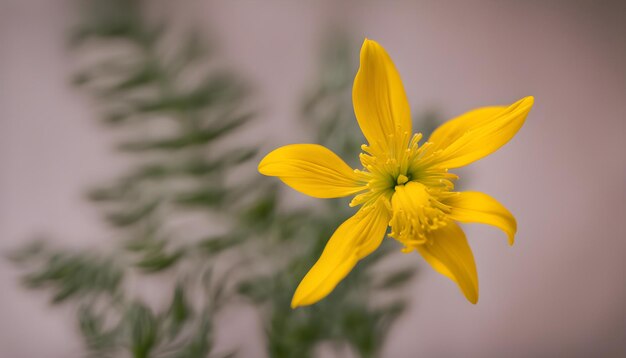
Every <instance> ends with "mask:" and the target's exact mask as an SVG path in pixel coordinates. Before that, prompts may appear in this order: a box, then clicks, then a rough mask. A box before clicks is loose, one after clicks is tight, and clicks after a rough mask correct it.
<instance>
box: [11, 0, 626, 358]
mask: <svg viewBox="0 0 626 358" xmlns="http://www.w3.org/2000/svg"><path fill="white" fill-rule="evenodd" d="M295 3H296V2H289V1H277V0H276V1H244V0H236V1H233V0H230V1H215V2H211V1H201V0H193V1H192V0H189V1H176V2H174V1H165V0H160V1H153V5H154V6H153V9H154V13H155V14H156V15H158V14H160V13H162V14H166V13H167V14H174V16H176V17H177V18H178V19H179V20H181V21H186V20H187V19H191V21H193V22H195V23H197V24H199V25H201V26H202V28H203V29H205V30H206V31H207V32H211V33H213V34H214V35H216V38H217V39H218V41H219V44H220V48H221V53H222V54H223V55H224V56H225V57H226V58H227V59H228V60H229V61H231V62H232V64H233V66H235V67H237V68H239V69H241V70H242V71H243V73H244V74H245V76H247V77H248V79H249V80H250V81H251V82H252V83H254V84H255V86H256V88H257V92H258V94H259V95H260V98H259V100H260V102H262V103H265V104H266V109H265V111H264V117H263V121H265V123H271V124H272V126H271V127H276V126H281V127H283V128H286V130H284V131H269V130H266V131H265V133H264V134H263V135H264V136H266V137H267V138H266V141H267V142H273V143H274V144H282V143H287V142H298V141H301V140H305V139H306V138H308V137H307V133H305V132H304V131H303V130H302V129H301V128H299V127H298V124H297V116H298V115H297V100H298V99H299V98H300V97H301V94H302V91H303V90H304V89H305V88H307V86H308V84H309V82H310V81H311V80H312V76H313V75H314V74H315V73H316V72H315V71H316V70H317V49H318V48H319V44H320V39H321V36H322V35H323V34H324V30H325V28H326V27H328V26H329V24H331V23H340V24H342V25H343V26H344V27H345V28H347V29H350V30H351V32H352V34H353V35H354V36H355V37H357V38H364V37H369V38H372V39H375V40H377V41H379V42H380V43H381V44H383V46H385V47H386V48H387V50H388V51H389V53H390V54H391V56H392V57H393V58H394V60H395V63H396V65H397V67H398V69H399V71H400V72H401V74H402V76H403V79H404V82H405V86H406V89H407V92H408V95H409V98H410V100H411V103H412V107H413V108H414V109H415V110H416V111H419V110H421V109H424V108H433V107H434V108H440V109H441V110H442V112H443V113H444V114H445V115H447V116H453V115H456V114H458V113H461V112H463V111H465V110H468V109H471V108H473V107H477V106H483V105H489V104H503V103H508V102H512V101H515V100H516V99H518V98H520V97H522V96H526V95H534V96H535V98H536V104H535V107H534V109H533V110H532V112H531V113H530V116H529V117H528V121H527V123H526V125H525V126H524V128H523V129H522V130H521V131H520V133H519V134H518V135H517V137H516V138H515V139H514V140H513V141H512V142H511V143H510V144H508V145H507V146H506V147H504V148H503V149H501V150H500V151H498V153H496V154H494V155H492V156H490V157H489V158H487V159H485V160H482V161H480V162H478V163H476V164H475V165H473V166H472V168H471V170H469V171H468V172H467V173H469V177H470V178H471V181H470V182H469V184H468V185H466V188H467V187H470V188H471V189H474V190H481V191H485V192H487V193H489V194H491V195H493V196H495V197H497V198H499V199H500V200H501V201H502V202H503V203H504V204H506V205H507V206H508V207H509V209H510V210H511V211H512V212H513V213H514V214H515V215H516V216H517V219H518V222H519V227H520V229H519V234H518V236H517V243H516V245H515V246H514V247H513V248H509V247H507V245H506V243H505V239H504V237H503V235H502V234H501V233H499V232H496V230H492V229H490V228H483V227H472V228H471V229H469V230H468V234H469V236H470V241H471V244H472V246H473V248H474V251H475V256H476V261H477V264H478V271H479V275H480V285H481V286H480V289H481V297H480V302H479V304H478V305H476V306H473V305H470V304H468V303H467V302H466V301H465V300H464V299H463V297H462V295H461V294H459V292H458V291H457V289H456V287H454V285H453V284H452V283H451V282H448V281H447V280H446V279H444V278H442V277H440V276H438V275H436V274H435V273H433V272H431V271H430V270H428V269H427V268H426V266H424V265H423V264H422V262H421V261H420V259H419V258H418V257H417V256H416V257H415V262H416V264H418V265H421V266H420V267H423V268H424V270H422V274H421V275H420V276H419V279H418V280H417V281H416V283H415V284H414V285H413V286H412V288H411V291H412V292H411V295H412V298H413V300H414V302H415V304H414V305H413V306H412V308H411V310H410V312H408V313H407V314H406V315H405V316H403V317H402V318H401V320H400V321H399V322H398V324H397V325H395V326H394V327H393V331H392V332H391V334H390V338H389V341H388V345H387V346H386V348H385V350H384V356H386V357H394V358H396V357H397V358H403V357H504V356H506V357H555V356H561V357H564V356H567V357H590V356H593V357H618V356H626V348H625V346H626V343H625V342H626V327H625V325H626V307H625V302H626V264H625V260H624V255H625V254H626V233H625V232H624V225H623V222H624V220H625V219H626V192H625V188H624V185H625V183H626V168H625V166H626V165H625V162H626V159H624V156H625V154H626V144H625V142H626V137H625V136H626V70H625V68H626V25H625V24H626V6H625V5H624V4H626V3H625V2H600V1H588V2H575V1H560V2H558V1H553V2H547V1H546V2H540V1H519V2H513V1H504V2H496V1H457V2H452V1H439V2H437V1H429V2H418V1H378V2H375V1H331V0H326V1H317V2H313V1H306V2H304V1H301V2H297V3H298V4H295ZM71 9H72V7H71V6H70V2H68V1H64V0H30V1H29V0H1V1H0V240H1V241H0V249H2V250H6V249H8V248H12V247H15V246H16V245H17V244H18V243H19V242H21V241H23V240H25V239H28V238H30V237H32V235H33V234H36V233H41V232H45V233H53V234H56V237H57V238H58V241H59V243H63V244H68V245H70V244H71V245H78V246H92V245H102V246H106V245H104V244H102V243H103V242H104V241H106V240H107V239H109V236H108V234H107V231H106V229H105V228H104V227H103V225H102V224H101V223H100V222H99V219H98V216H97V212H96V211H95V210H94V209H93V208H92V207H91V206H90V205H89V204H87V203H85V202H84V201H83V200H82V198H81V193H82V190H83V189H84V188H86V187H89V186H90V185H92V184H94V183H98V182H101V181H102V180H104V179H105V178H110V177H112V176H113V175H114V174H115V173H116V172H117V171H119V170H121V169H122V168H123V166H124V162H123V160H122V159H121V158H119V157H117V156H115V155H114V154H113V152H112V151H111V150H110V144H111V141H110V140H111V137H110V135H109V134H108V133H107V132H106V131H104V130H102V129H101V128H100V127H98V126H97V125H96V121H95V118H94V113H95V111H94V109H93V108H91V107H90V106H89V104H88V102H87V101H86V100H85V97H84V96H82V95H81V94H80V93H77V92H76V91H74V90H73V89H72V88H71V87H70V86H68V84H67V79H68V76H69V74H70V73H71V71H72V70H73V69H74V67H73V65H72V61H71V57H70V56H69V55H68V53H67V51H66V50H65V48H64V40H65V37H66V36H65V35H66V32H65V31H66V30H67V28H68V26H69V25H70V24H71V23H72V22H73V21H74V20H75V18H76V17H75V14H73V13H72V11H71ZM269 127H270V126H265V128H269ZM302 200H309V199H302ZM311 200H312V199H311ZM0 267H1V269H0V287H1V291H0V317H1V319H0V356H2V357H15V358H22V357H51V358H55V357H59V358H61V357H79V356H80V352H81V346H80V341H79V340H78V338H77V336H76V334H75V333H74V331H73V329H74V328H73V319H72V317H71V315H70V314H69V311H70V310H69V309H67V308H62V309H50V307H49V305H48V304H47V298H46V297H45V296H44V295H41V294H39V295H37V294H33V292H28V291H25V290H23V289H21V288H19V287H18V286H17V285H16V278H17V275H16V271H15V270H14V269H13V268H12V267H11V266H10V265H9V264H7V263H6V262H1V263H0ZM226 314H228V315H230V316H229V317H231V318H229V319H223V321H224V323H223V325H221V326H220V330H221V333H220V337H219V342H220V343H219V344H220V345H221V346H223V347H229V346H235V345H242V347H243V348H242V353H243V356H245V357H263V353H262V350H260V349H259V348H260V344H261V342H262V341H261V338H260V336H259V335H258V333H256V327H255V325H256V324H258V322H256V321H255V320H254V317H253V316H251V315H250V314H249V312H246V314H245V315H238V314H237V313H236V312H235V313H233V312H230V313H226ZM250 322H252V324H250Z"/></svg>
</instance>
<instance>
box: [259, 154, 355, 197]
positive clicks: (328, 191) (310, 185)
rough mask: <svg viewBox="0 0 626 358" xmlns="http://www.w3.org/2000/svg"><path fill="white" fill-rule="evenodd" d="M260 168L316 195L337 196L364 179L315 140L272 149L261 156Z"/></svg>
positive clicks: (340, 195)
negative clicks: (313, 142) (309, 142)
mask: <svg viewBox="0 0 626 358" xmlns="http://www.w3.org/2000/svg"><path fill="white" fill-rule="evenodd" d="M259 172H260V173H261V174H263V175H268V176H275V177H279V178H280V179H281V180H282V181H283V182H285V184H287V185H289V186H290V187H292V188H293V189H295V190H297V191H299V192H301V193H303V194H306V195H310V196H312V197H315V198H338V197H342V196H347V195H350V194H354V193H357V192H359V191H361V190H364V189H365V187H364V185H365V183H363V182H361V181H359V177H358V174H356V173H355V172H354V170H352V169H351V168H350V167H349V166H348V164H346V163H345V162H344V161H343V160H341V158H339V157H338V156H337V155H336V154H335V153H333V152H332V151H331V150H329V149H327V148H326V147H323V146H321V145H317V144H291V145H286V146H284V147H280V148H278V149H275V150H274V151H272V152H271V153H269V154H268V155H266V156H265V158H263V160H261V162H260V163H259Z"/></svg>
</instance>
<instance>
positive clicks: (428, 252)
mask: <svg viewBox="0 0 626 358" xmlns="http://www.w3.org/2000/svg"><path fill="white" fill-rule="evenodd" d="M352 101H353V104H354V112H355V114H356V118H357V121H358V123H359V126H360V127H361V130H362V131H363V134H364V135H365V138H366V139H367V142H368V145H363V146H362V147H361V148H362V150H363V152H364V153H361V155H360V160H361V164H362V165H363V168H362V169H361V170H353V169H351V168H350V167H349V166H348V165H347V164H346V163H345V162H344V161H343V160H341V158H339V157H338V156H337V155H336V154H335V153H333V152H332V151H330V150H329V149H327V148H325V147H323V146H320V145H316V144H293V145H287V146H284V147H281V148H278V149H276V150H274V151H272V152H271V153H269V154H268V155H267V156H266V157H265V158H263V160H262V161H261V163H259V172H260V173H262V174H264V175H268V176H276V177H279V178H280V179H281V180H282V181H283V182H284V183H285V184H287V185H289V186H290V187H292V188H293V189H295V190H297V191H299V192H301V193H304V194H307V195H310V196H312V197H316V198H337V197H343V196H348V195H352V194H356V196H355V197H354V198H353V199H352V202H351V203H350V206H359V205H360V206H361V208H360V209H359V211H358V212H357V213H356V214H355V215H354V216H352V217H351V218H349V219H348V220H346V221H345V222H344V223H343V224H341V225H340V226H339V228H337V230H336V231H335V233H334V234H333V235H332V237H331V238H330V240H329V241H328V244H327V245H326V248H325V249H324V251H323V252H322V255H321V257H320V258H319V260H318V261H317V262H316V263H315V265H314V266H313V267H312V268H311V270H310V271H309V272H308V273H307V275H306V276H305V277H304V279H303V280H302V282H301V283H300V285H299V286H298V288H297V289H296V292H295V294H294V296H293V300H292V302H291V306H292V307H293V308H295V307H298V306H305V305H311V304H313V303H316V302H317V301H319V300H321V299H322V298H324V297H326V296H327V295H328V294H329V293H330V292H331V291H332V290H333V289H334V288H335V287H336V286H337V284H338V283H339V282H340V281H341V280H342V279H343V278H344V277H346V275H348V273H349V272H350V271H351V270H352V268H353V267H354V266H355V265H356V263H357V262H358V261H359V260H361V259H362V258H364V257H365V256H367V255H369V254H370V253H372V252H373V251H374V250H376V249H377V248H378V246H379V245H380V244H381V242H382V240H383V238H384V237H385V233H386V232H387V227H388V226H390V227H391V233H390V234H389V236H390V237H392V238H394V239H396V240H397V241H399V242H400V243H401V244H403V245H404V249H403V251H404V252H411V251H413V250H415V251H417V252H419V253H420V254H421V255H422V257H423V258H424V259H425V260H426V262H428V263H429V264H430V265H431V266H432V267H433V269H435V271H437V272H439V273H441V274H442V275H444V276H446V277H448V278H450V279H451V280H452V281H454V282H456V284H457V285H458V286H459V288H460V289H461V291H462V292H463V294H464V295H465V297H466V298H467V299H468V300H469V301H470V302H472V303H476V302H477V301H478V276H477V273H476V264H475V263H474V256H473V255H472V251H471V249H470V247H469V245H468V243H467V240H466V238H465V234H464V233H463V230H462V229H461V228H460V227H459V226H458V224H457V222H463V223H482V224H488V225H493V226H495V227H497V228H499V229H501V230H502V231H504V232H505V233H506V234H507V236H508V239H509V244H510V245H512V244H513V239H514V235H515V232H516V230H517V224H516V222H515V218H514V217H513V215H511V213H510V212H509V211H508V210H507V209H506V208H505V207H504V206H502V204H500V203H499V202H497V201H496V200H495V199H493V198H492V197H490V196H488V195H487V194H483V193H479V192H455V191H454V181H455V180H456V179H458V177H457V176H456V175H454V174H452V173H449V172H448V169H453V168H458V167H461V166H464V165H467V164H470V163H472V162H474V161H477V160H479V159H481V158H483V157H485V156H487V155H489V154H491V153H493V152H495V151H496V150H497V149H498V148H500V147H501V146H503V145H504V144H505V143H506V142H508V141H509V140H510V139H511V138H512V137H513V136H514V135H515V133H516V132H517V131H518V130H519V129H520V127H521V126H522V124H523V123H524V120H525V119H526V116H527V115H528V112H529V111H530V108H531V107H532V105H533V97H525V98H522V99H521V100H519V101H517V102H515V103H513V104H512V105H510V106H508V107H507V106H503V107H484V108H479V109H475V110H473V111H470V112H468V113H465V114H463V115H461V116H459V117H457V118H454V119H452V120H450V121H449V122H447V123H445V124H443V125H442V126H440V127H439V128H438V129H437V130H435V132H434V133H433V134H432V135H431V136H430V138H429V139H428V140H427V141H426V142H425V143H424V144H422V145H421V146H420V145H419V141H420V140H421V138H422V135H421V134H420V133H418V134H415V135H413V136H411V132H412V130H411V114H410V112H409V104H408V101H407V98H406V94H405V92H404V88H403V85H402V81H401V80H400V75H399V74H398V72H397V70H396V68H395V66H394V64H393V62H392V61H391V58H390V57H389V55H388V54H387V52H386V51H385V50H384V49H383V48H382V47H381V46H380V45H379V44H378V43H376V42H375V41H371V40H367V39H366V40H365V42H364V43H363V46H362V48H361V67H360V68H359V71H358V73H357V75H356V78H355V79H354V86H353V89H352Z"/></svg>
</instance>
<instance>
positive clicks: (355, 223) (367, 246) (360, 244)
mask: <svg viewBox="0 0 626 358" xmlns="http://www.w3.org/2000/svg"><path fill="white" fill-rule="evenodd" d="M388 223H389V213H388V209H387V208H386V207H385V205H383V203H382V202H381V201H380V200H379V201H378V202H377V203H375V204H373V205H370V206H367V207H363V208H362V209H361V210H359V211H358V212H357V213H356V214H355V215H354V216H352V217H351V218H349V219H348V220H346V221H345V222H344V223H343V224H341V225H340V226H339V228H337V230H336V231H335V233H334V234H333V236H332V237H331V238H330V240H328V243H327V244H326V247H325V248H324V252H322V255H321V256H320V258H319V260H317V262H316V263H315V265H313V267H312V268H311V270H310V271H309V272H308V273H307V274H306V276H304V279H302V282H300V285H299V286H298V288H297V289H296V292H295V294H294V295H293V299H292V301H291V307H292V308H296V307H298V306H306V305H311V304H314V303H316V302H318V301H319V300H321V299H322V298H324V297H326V296H327V295H328V294H329V293H330V292H332V290H333V289H334V288H335V287H336V286H337V284H338V283H339V282H340V281H341V280H343V278H344V277H346V276H347V275H348V273H349V272H350V271H351V270H352V268H353V267H354V266H355V265H356V263H357V262H358V261H359V260H360V259H362V258H364V257H365V256H367V255H369V254H370V253H372V252H373V251H374V250H376V249H377V248H378V246H380V244H381V242H382V241H383V238H384V237H385V232H386V231H387V225H388Z"/></svg>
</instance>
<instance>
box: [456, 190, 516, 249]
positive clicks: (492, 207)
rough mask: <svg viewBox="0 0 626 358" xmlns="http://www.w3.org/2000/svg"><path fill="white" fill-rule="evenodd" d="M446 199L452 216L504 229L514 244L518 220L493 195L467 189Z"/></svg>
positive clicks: (510, 243)
mask: <svg viewBox="0 0 626 358" xmlns="http://www.w3.org/2000/svg"><path fill="white" fill-rule="evenodd" d="M458 194H459V195H455V196H452V197H450V198H448V199H446V200H445V204H447V205H449V206H450V207H451V208H452V210H451V212H450V214H449V216H450V218H451V219H453V220H456V221H460V222H465V223H480V224H487V225H493V226H495V227H497V228H499V229H500V230H502V231H504V233H505V234H507V236H508V237H509V245H513V242H514V240H515V232H516V231H517V222H516V221H515V218H514V217H513V215H512V214H511V213H510V212H509V211H508V210H507V209H506V208H505V207H504V205H502V204H500V203H499V202H498V201H497V200H496V199H494V198H492V197H491V196H489V195H487V194H484V193H479V192H472V191H466V192H462V193H458Z"/></svg>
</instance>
